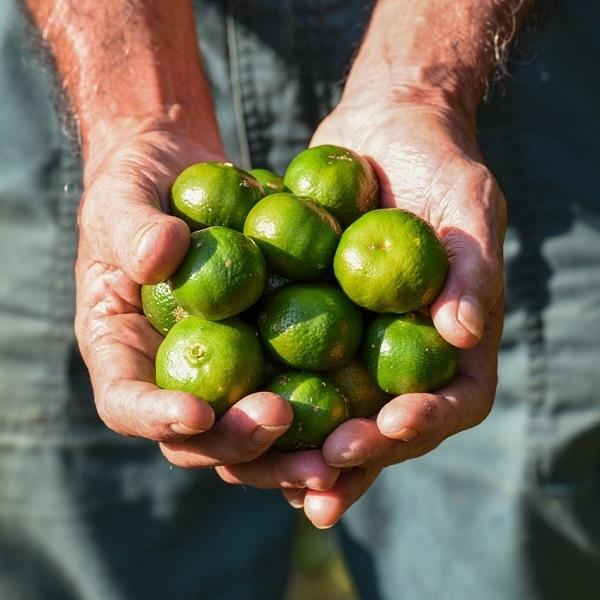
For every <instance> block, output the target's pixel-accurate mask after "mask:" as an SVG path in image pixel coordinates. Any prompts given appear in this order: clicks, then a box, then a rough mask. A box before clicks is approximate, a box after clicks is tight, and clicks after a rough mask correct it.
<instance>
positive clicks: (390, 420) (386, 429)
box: [379, 412, 419, 442]
mask: <svg viewBox="0 0 600 600" xmlns="http://www.w3.org/2000/svg"><path fill="white" fill-rule="evenodd" d="M404 420H405V415H404V414H398V413H397V412H389V413H386V414H384V415H382V416H381V417H380V420H379V431H381V433H383V435H389V436H393V437H394V439H396V440H402V441H403V442H410V441H411V440H414V439H415V438H416V437H417V436H418V435H419V432H418V431H417V430H416V429H413V428H412V427H403V426H402V422H403V421H404Z"/></svg>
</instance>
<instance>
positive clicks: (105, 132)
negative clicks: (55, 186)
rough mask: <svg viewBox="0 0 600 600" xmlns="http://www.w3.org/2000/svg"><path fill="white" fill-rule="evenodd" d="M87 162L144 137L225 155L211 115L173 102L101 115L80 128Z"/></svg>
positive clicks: (167, 143) (137, 141) (133, 143)
mask: <svg viewBox="0 0 600 600" xmlns="http://www.w3.org/2000/svg"><path fill="white" fill-rule="evenodd" d="M80 129H81V138H82V139H81V142H82V153H83V159H84V164H87V163H88V162H90V161H91V160H96V159H97V157H98V156H106V155H108V154H110V153H112V152H114V151H117V150H118V149H119V148H120V147H131V146H134V145H135V144H137V143H139V142H140V141H143V140H152V139H155V140H156V144H157V146H160V145H161V142H160V140H162V141H163V144H165V147H164V149H165V150H167V149H168V146H169V145H170V143H169V140H170V141H176V142H177V143H185V144H186V145H187V144H194V145H197V146H200V147H202V148H204V150H205V151H206V153H207V154H214V155H215V156H224V149H223V143H222V140H221V136H220V133H219V129H218V126H217V123H216V120H215V119H214V116H213V115H212V114H209V115H199V114H196V113H195V112H194V111H192V110H190V108H189V107H188V106H185V105H183V104H179V103H173V104H170V105H166V106H164V107H159V108H157V109H156V110H153V111H151V112H148V113H145V114H138V115H135V116H119V117H115V116H111V117H109V118H98V119H97V120H96V121H95V122H94V123H93V124H92V125H90V126H89V127H81V128H80Z"/></svg>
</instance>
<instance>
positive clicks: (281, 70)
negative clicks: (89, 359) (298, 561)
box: [0, 0, 600, 600]
mask: <svg viewBox="0 0 600 600" xmlns="http://www.w3.org/2000/svg"><path fill="white" fill-rule="evenodd" d="M372 5H373V2H370V1H359V0H226V1H225V0H203V1H196V2H195V8H196V13H197V20H196V23H197V29H198V35H199V39H200V45H201V51H202V56H203V59H204V63H205V65H206V71H207V76H208V78H209V81H210V84H211V87H212V91H213V97H214V100H215V104H216V110H217V118H218V121H219V125H220V128H221V131H222V135H223V138H224V141H225V145H226V149H227V152H228V154H229V156H230V158H231V159H232V160H233V161H234V162H236V163H238V164H240V165H242V166H244V167H250V166H255V167H269V168H272V169H274V170H276V171H279V172H282V171H283V170H284V169H285V167H286V165H287V163H288V162H289V160H290V159H291V157H292V156H293V155H294V154H295V153H296V152H298V151H299V150H300V149H302V148H303V147H304V146H305V145H306V144H307V142H308V140H309V139H310V136H311V134H312V132H313V131H314V129H315V127H316V126H317V124H318V123H319V121H320V120H321V119H322V118H323V117H324V116H325V115H326V114H327V113H328V112H329V111H330V110H331V109H332V107H334V106H335V105H336V103H337V102H338V100H339V97H340V93H341V89H342V84H343V81H344V78H345V76H346V73H347V70H348V68H349V65H350V62H351V59H352V56H353V54H354V53H355V51H356V49H357V48H358V45H359V42H360V39H361V37H362V35H363V33H364V29H365V26H366V24H367V22H368V19H369V16H370V11H371V9H372ZM2 8H3V10H2V11H1V12H0V99H1V101H0V598H3V599H4V598H7V599H12V598H23V597H26V598H28V599H29V598H38V597H39V598H44V599H46V598H50V597H57V598H61V599H62V598H79V597H82V598H84V597H85V598H99V599H100V598H102V599H106V598H111V600H112V599H119V598H137V597H140V598H142V597H144V598H161V597H165V596H166V595H167V594H173V593H176V594H177V597H178V598H188V597H189V598H195V597H208V595H207V590H208V589H211V590H214V594H213V596H211V597H219V598H230V597H231V598H234V597H235V598H237V597H239V598H265V597H267V598H268V597H273V598H278V597H281V593H282V588H283V585H284V583H285V579H286V573H287V568H288V565H289V556H290V547H291V546H290V544H291V542H290V540H291V534H292V531H293V518H292V511H290V510H289V509H288V508H287V506H284V504H283V502H282V501H281V500H280V498H279V496H278V495H277V493H267V492H260V491H255V490H241V489H238V488H233V487H231V486H224V485H222V484H220V482H219V481H218V480H217V478H216V476H215V475H214V474H213V473H211V472H204V471H202V472H193V473H190V472H184V471H181V470H178V469H174V470H173V469H170V468H169V466H168V465H167V464H166V462H165V461H164V460H162V459H161V456H160V453H159V452H158V450H157V449H156V447H155V445H153V444H151V443H149V442H145V441H142V440H129V439H124V438H120V437H119V436H117V435H115V434H113V433H112V432H110V431H108V430H107V429H106V428H105V427H104V426H103V425H102V424H101V423H100V422H99V421H98V418H97V416H96V412H95V409H94V406H93V400H92V394H91V390H90V386H89V379H88V375H87V373H86V370H85V367H84V365H83V363H82V360H81V358H80V356H79V353H78V350H77V346H76V343H75V340H74V334H73V313H74V280H73V265H74V260H75V253H76V242H77V232H76V213H77V207H78V202H79V197H80V194H81V166H80V160H79V157H78V154H77V152H76V149H75V146H74V143H73V137H72V136H71V137H70V136H69V135H65V133H68V132H66V131H65V125H64V124H63V123H62V122H61V119H59V118H57V116H56V114H55V112H54V110H53V104H54V99H55V95H56V89H58V88H57V87H56V85H55V84H54V83H53V77H52V69H51V67H50V66H49V63H47V62H46V63H45V62H44V60H40V58H39V56H38V55H39V52H38V51H37V49H36V41H35V36H34V35H32V32H31V30H30V29H29V27H28V25H27V23H26V19H25V18H24V16H23V15H22V14H21V13H20V12H19V9H18V8H17V3H16V2H13V1H12V0H3V6H2ZM599 23H600V10H599V9H598V7H597V6H596V5H595V3H593V2H588V1H586V0H576V1H570V2H566V1H556V2H553V3H550V4H548V7H547V9H546V14H545V17H544V19H543V20H542V22H541V23H540V24H539V25H537V26H536V27H535V28H533V29H532V30H531V31H529V32H527V31H526V32H524V33H523V34H522V35H521V38H520V41H519V44H518V46H517V48H516V50H515V52H514V53H513V57H514V59H513V61H512V62H511V64H510V65H509V70H510V76H509V77H507V78H506V79H505V81H504V83H503V84H502V89H501V90H496V93H495V94H493V95H492V97H491V99H490V100H489V101H488V103H487V104H484V105H483V106H482V107H481V110H480V116H479V117H480V118H479V129H480V139H481V143H482V147H483V150H484V153H485V155H486V159H487V161H488V163H489V164H490V166H491V168H492V170H493V172H494V173H495V174H496V176H497V177H498V179H499V182H500V185H501V187H502V188H503V189H504V191H505V194H506V196H507V199H508V204H509V220H510V223H509V232H508V236H507V241H506V245H505V254H506V304H507V316H506V327H505V334H504V338H503V342H502V348H501V360H500V384H499V390H498V399H497V403H496V408H495V410H494V411H493V413H492V416H491V417H489V418H488V420H487V421H486V422H485V423H484V424H483V425H481V426H480V427H478V428H476V429H474V430H472V431H470V432H466V433H464V434H461V435H459V436H456V437H455V438H454V439H452V440H450V441H448V442H447V443H445V444H444V445H443V446H442V448H441V449H439V450H436V451H435V452H433V453H432V454H430V455H429V456H427V457H426V458H424V459H421V460H419V461H413V462H411V463H410V464H406V465H400V466H398V467H394V468H390V469H386V471H384V473H383V474H382V476H381V477H380V478H379V480H378V482H377V483H376V485H375V486H373V488H372V490H371V491H370V492H369V493H368V494H367V495H366V496H365V498H364V499H363V500H362V501H361V502H359V503H358V505H357V506H356V507H355V508H354V509H352V510H351V511H350V514H349V516H348V518H347V519H346V522H345V525H344V528H343V532H344V547H345V549H346V551H347V555H348V557H349V560H350V564H351V566H352V569H353V573H354V576H355V580H356V583H357V586H358V588H359V589H360V591H361V593H362V595H363V596H364V597H365V598H397V597H398V590H403V595H404V597H406V598H408V599H410V600H418V599H420V598H423V599H424V600H425V599H430V598H433V597H438V596H439V595H440V594H442V593H444V597H445V598H448V599H456V600H465V599H470V598H480V597H485V598H486V600H490V599H491V600H493V599H496V598H497V599H499V600H500V599H502V600H508V599H511V600H512V599H515V598H524V599H528V598H538V597H539V598H544V600H547V599H553V598H557V599H558V598H569V599H578V598H582V599H583V598H586V599H588V598H591V597H595V594H597V590H598V589H599V588H598V584H599V583H600V582H599V581H598V579H599V576H598V573H600V568H599V566H598V562H597V558H594V556H597V553H598V552H599V551H600V545H599V537H600V520H599V517H598V514H599V512H598V506H600V490H599V486H598V481H600V479H599V478H598V474H599V472H600V471H599V467H598V464H597V456H598V449H599V448H600V403H599V401H598V398H597V390H598V389H600V370H599V369H598V359H599V356H600V354H599V345H600V342H599V340H600V302H599V299H600V235H599V228H600V201H599V196H598V191H597V183H596V179H597V177H596V169H597V165H598V164H599V162H600V150H599V145H598V140H600V102H599V101H598V98H600V78H599V77H598V65H600V46H599V40H600V35H598V31H599ZM215 507H218V508H219V510H218V511H215ZM595 553H596V554H595ZM265 562H267V563H268V564H269V565H270V567H269V573H268V574H265V575H263V576H262V577H259V578H257V577H256V573H257V572H261V573H263V572H264V569H265V567H264V564H265ZM191 565H193V566H191ZM562 565H567V566H568V567H569V568H566V569H563V568H561V566H562ZM31 573H35V574H36V576H35V577H32V576H31ZM230 573H235V576H230V575H229V574H230ZM591 590H593V591H591ZM203 594H204V595H203ZM590 594H591V595H590Z"/></svg>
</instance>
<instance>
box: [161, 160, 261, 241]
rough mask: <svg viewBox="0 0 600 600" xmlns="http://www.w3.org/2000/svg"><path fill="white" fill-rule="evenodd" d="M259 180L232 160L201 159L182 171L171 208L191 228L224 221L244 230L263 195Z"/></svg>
mask: <svg viewBox="0 0 600 600" xmlns="http://www.w3.org/2000/svg"><path fill="white" fill-rule="evenodd" d="M262 196H263V189H262V186H261V185H260V183H258V181H257V180H256V179H255V178H254V177H252V175H250V174H249V173H247V172H246V171H243V170H242V169H240V168H238V167H236V166H235V165H233V164H232V163H223V162H202V163H197V164H195V165H192V166H191V167H188V168H187V169H185V170H184V171H182V172H181V173H180V174H179V176H178V177H177V179H176V180H175V183H173V187H172V188H171V210H172V212H173V214H174V215H175V216H176V217H179V218H180V219H183V220H184V221H185V222H186V223H187V224H188V225H189V227H190V229H191V230H192V231H196V230H198V229H202V228H204V227H210V226H211V225H224V226H225V227H231V228H233V229H237V230H238V231H241V230H242V229H243V227H244V220H245V219H246V215H247V214H248V211H249V210H250V209H251V208H252V207H253V206H254V205H255V204H256V203H257V202H258V201H259V200H260V199H261V198H262Z"/></svg>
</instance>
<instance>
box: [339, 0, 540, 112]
mask: <svg viewBox="0 0 600 600" xmlns="http://www.w3.org/2000/svg"><path fill="white" fill-rule="evenodd" d="M532 3H533V2H532V0H456V1H452V2H450V1H448V0H400V1H399V0H380V1H379V2H378V3H377V5H376V8H375V11H374V14H373V17H372V20H371V23H370V25H369V28H368V31H367V34H366V36H365V40H364V42H363V44H362V46H361V49H360V51H359V53H358V55H357V57H356V60H355V62H354V65H353V68H352V70H351V72H350V75H349V78H348V82H347V85H346V90H345V96H346V98H348V97H353V98H354V97H356V98H359V99H362V100H363V101H364V102H367V103H368V102H371V101H372V99H375V98H381V97H386V99H389V100H392V101H394V100H399V101H404V100H406V99H408V100H425V101H429V102H433V103H437V102H439V103H444V104H449V105H450V106H452V107H453V108H457V109H460V110H463V111H464V112H465V113H466V114H467V115H469V116H470V115H472V114H473V113H474V111H475V108H476V107H477V104H478V102H479V101H480V99H481V97H482V94H483V92H484V89H485V84H486V81H487V78H488V77H489V75H490V74H491V72H492V71H493V70H494V68H496V67H497V66H498V64H499V62H501V61H502V60H503V59H504V54H505V53H504V49H505V48H507V47H508V44H509V43H510V41H511V40H512V39H513V37H514V35H515V33H516V32H517V30H518V28H519V26H520V25H521V23H522V21H523V19H524V17H525V16H526V14H527V12H528V10H529V8H530V6H531V4H532Z"/></svg>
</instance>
